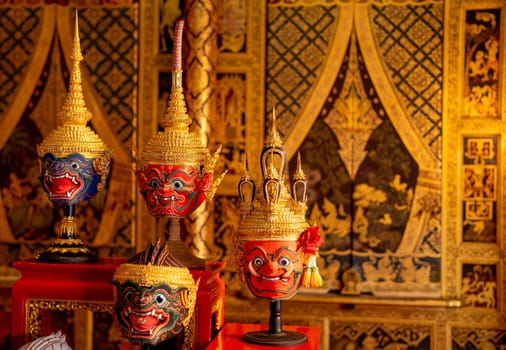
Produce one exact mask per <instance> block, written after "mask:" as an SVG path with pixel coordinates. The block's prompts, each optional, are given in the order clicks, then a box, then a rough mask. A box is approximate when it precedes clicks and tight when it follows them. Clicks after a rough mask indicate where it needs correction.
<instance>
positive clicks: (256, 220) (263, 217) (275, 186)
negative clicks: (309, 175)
mask: <svg viewBox="0 0 506 350" xmlns="http://www.w3.org/2000/svg"><path fill="white" fill-rule="evenodd" d="M260 166H261V170H262V177H263V180H262V186H261V188H260V189H259V190H258V191H257V187H256V184H255V182H254V180H253V178H252V177H251V175H250V173H249V169H248V162H247V160H245V163H244V175H243V176H242V177H241V179H240V181H239V185H238V190H239V200H240V207H239V208H240V212H241V219H240V222H239V227H238V229H237V235H238V236H239V238H240V239H242V240H292V241H295V240H297V239H298V238H299V236H300V234H301V233H302V232H303V231H304V230H305V229H306V228H308V227H309V225H308V224H307V222H306V218H305V214H306V210H307V207H306V201H307V195H306V194H307V192H306V191H307V185H306V179H305V176H304V173H303V171H302V166H301V162H300V155H299V156H298V158H297V170H296V172H295V174H294V176H293V181H292V193H290V192H289V190H288V188H287V187H286V185H285V182H284V178H285V168H286V153H285V150H284V148H283V142H282V140H281V137H280V136H279V134H278V131H277V129H276V115H275V112H274V110H273V112H272V125H271V130H270V134H269V135H268V136H267V137H266V140H265V143H264V147H263V149H262V153H261V155H260Z"/></svg>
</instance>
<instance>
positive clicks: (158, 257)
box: [111, 239, 200, 349]
mask: <svg viewBox="0 0 506 350" xmlns="http://www.w3.org/2000/svg"><path fill="white" fill-rule="evenodd" d="M199 281H200V279H198V280H196V281H195V280H194V279H193V277H192V275H191V273H190V270H189V269H188V268H187V267H185V266H184V265H182V264H181V263H180V262H179V261H178V260H177V259H176V258H175V257H174V256H173V255H172V254H171V253H170V251H169V248H168V245H167V244H166V243H163V242H162V241H161V239H158V240H157V242H156V244H155V245H153V244H149V245H148V247H147V248H146V249H145V250H143V251H142V252H140V253H138V254H136V255H134V256H132V257H131V258H130V259H128V261H127V262H126V263H123V264H121V265H119V266H118V268H117V269H116V271H115V273H114V276H113V279H112V281H111V282H112V283H113V284H114V285H115V287H116V288H115V305H114V308H115V311H116V313H117V315H118V319H119V322H120V326H121V328H122V332H123V333H124V334H125V335H127V336H128V337H129V339H130V341H131V342H132V343H134V344H138V343H143V344H152V345H156V344H158V343H159V342H163V341H165V340H166V339H170V338H172V337H174V336H176V335H177V334H178V333H180V331H181V330H183V327H184V331H185V338H184V343H185V347H184V348H185V349H191V348H192V344H193V342H194V331H193V330H190V329H186V327H189V326H194V324H193V325H191V324H190V323H191V322H192V321H194V320H193V316H194V310H195V305H196V301H197V289H198V284H199ZM132 283H133V285H132ZM161 296H164V297H163V298H162V297H161ZM152 299H153V302H152ZM154 301H156V303H155V302H154ZM155 314H156V315H157V316H156V319H155V317H154V316H152V315H155ZM150 317H152V318H153V319H152V320H151V321H150V322H152V323H153V322H155V324H151V326H152V329H151V331H150V332H149V337H152V338H150V339H146V338H144V339H143V337H141V336H140V334H141V333H142V329H143V326H144V325H145V322H148V319H149V318H150ZM172 318H175V319H176V322H175V323H165V321H166V320H171V319H172ZM156 322H158V325H156ZM152 330H156V333H153V332H152ZM146 337H148V335H147V334H146ZM149 337H148V338H149Z"/></svg>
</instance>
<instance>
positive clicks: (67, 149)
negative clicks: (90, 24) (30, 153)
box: [37, 10, 111, 180]
mask: <svg viewBox="0 0 506 350" xmlns="http://www.w3.org/2000/svg"><path fill="white" fill-rule="evenodd" d="M75 16H76V19H75V29H74V30H75V33H74V43H73V48H72V54H71V56H70V58H71V62H72V67H71V72H70V82H69V91H68V93H67V97H66V99H65V102H64V104H63V107H62V111H61V112H60V113H58V118H59V121H60V126H59V127H58V128H57V129H55V130H54V131H53V132H52V133H51V134H49V135H48V137H46V138H45V139H44V140H43V141H42V143H41V144H40V145H39V146H38V147H37V152H38V155H39V156H40V157H43V156H44V155H45V154H47V153H51V154H53V155H54V156H55V157H58V158H64V157H67V156H68V155H70V154H73V153H79V154H81V155H82V156H83V157H85V158H92V159H98V160H100V167H101V169H97V171H99V172H102V176H103V177H104V180H105V177H107V174H108V171H109V165H110V164H109V163H110V158H111V151H110V150H109V149H108V148H107V146H106V145H105V144H104V143H103V142H102V140H101V139H100V137H99V136H98V135H97V134H96V133H95V132H94V131H93V130H91V129H90V127H88V126H87V123H88V121H90V119H91V117H92V116H91V113H90V112H89V111H88V109H86V105H85V102H84V95H83V88H82V80H81V70H80V68H79V63H80V62H81V61H82V60H83V55H82V53H81V45H80V42H79V25H78V17H77V10H76V13H75Z"/></svg>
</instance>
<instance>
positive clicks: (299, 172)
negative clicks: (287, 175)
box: [293, 151, 306, 180]
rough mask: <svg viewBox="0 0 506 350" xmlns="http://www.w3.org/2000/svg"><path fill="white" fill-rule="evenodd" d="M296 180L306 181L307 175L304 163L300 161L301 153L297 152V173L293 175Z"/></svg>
mask: <svg viewBox="0 0 506 350" xmlns="http://www.w3.org/2000/svg"><path fill="white" fill-rule="evenodd" d="M293 179H294V180H306V174H304V171H303V170H302V162H301V160H300V151H299V152H297V169H295V173H294V174H293Z"/></svg>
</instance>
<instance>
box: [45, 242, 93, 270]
mask: <svg viewBox="0 0 506 350" xmlns="http://www.w3.org/2000/svg"><path fill="white" fill-rule="evenodd" d="M35 259H36V260H37V261H38V262H44V263H55V264H58V263H62V264H89V263H96V262H98V256H97V255H96V254H94V253H93V252H91V251H90V250H89V249H88V248H86V246H85V245H84V242H83V241H81V240H80V239H62V238H60V239H57V240H56V241H54V242H53V243H52V244H51V247H49V248H48V249H47V250H46V251H45V252H42V253H40V254H39V255H37V257H36V258H35Z"/></svg>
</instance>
